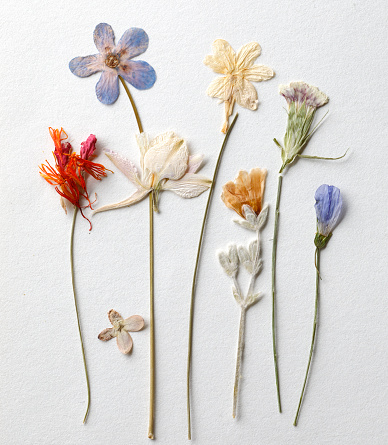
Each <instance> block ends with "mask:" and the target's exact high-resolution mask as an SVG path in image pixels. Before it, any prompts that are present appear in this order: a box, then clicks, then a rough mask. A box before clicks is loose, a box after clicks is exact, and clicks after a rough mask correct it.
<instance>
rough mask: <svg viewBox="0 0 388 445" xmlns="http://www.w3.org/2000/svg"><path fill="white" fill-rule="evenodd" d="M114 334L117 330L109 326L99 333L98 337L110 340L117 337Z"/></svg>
mask: <svg viewBox="0 0 388 445" xmlns="http://www.w3.org/2000/svg"><path fill="white" fill-rule="evenodd" d="M114 334H115V330H114V329H113V328H107V329H104V330H103V331H101V332H100V333H99V334H98V339H99V340H102V341H109V340H112V338H114V337H115V335H114Z"/></svg>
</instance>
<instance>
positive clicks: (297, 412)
mask: <svg viewBox="0 0 388 445" xmlns="http://www.w3.org/2000/svg"><path fill="white" fill-rule="evenodd" d="M319 257H320V250H319V249H318V248H316V249H315V262H316V270H317V273H316V278H315V310H314V325H313V337H312V339H311V347H310V355H309V361H308V363H307V370H306V375H305V378H304V382H303V388H302V393H301V395H300V399H299V404H298V409H297V411H296V416H295V420H294V426H297V425H298V419H299V413H300V408H301V406H302V401H303V396H304V392H305V389H306V384H307V379H308V375H309V372H310V365H311V360H312V357H313V352H314V344H315V338H316V334H317V322H318V303H319V279H320V277H319V259H320V258H319Z"/></svg>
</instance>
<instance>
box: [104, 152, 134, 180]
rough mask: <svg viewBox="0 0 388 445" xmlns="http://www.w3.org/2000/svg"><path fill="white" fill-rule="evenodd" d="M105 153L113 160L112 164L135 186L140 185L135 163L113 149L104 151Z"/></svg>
mask: <svg viewBox="0 0 388 445" xmlns="http://www.w3.org/2000/svg"><path fill="white" fill-rule="evenodd" d="M105 155H106V156H107V157H108V158H109V159H110V160H111V161H112V162H113V164H114V165H115V166H116V167H117V168H118V169H119V170H120V171H121V172H122V173H124V175H125V176H126V177H127V178H128V179H129V180H130V181H131V182H132V184H134V185H135V186H136V187H139V185H140V186H141V185H142V184H141V182H140V177H139V174H138V171H137V168H136V166H135V164H134V163H133V162H132V161H130V160H129V159H127V158H124V157H123V156H121V155H120V154H118V153H116V152H114V151H106V152H105Z"/></svg>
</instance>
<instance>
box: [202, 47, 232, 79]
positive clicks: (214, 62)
mask: <svg viewBox="0 0 388 445" xmlns="http://www.w3.org/2000/svg"><path fill="white" fill-rule="evenodd" d="M212 49H213V54H214V55H212V56H207V57H206V58H205V60H204V62H203V63H204V64H205V65H207V66H209V67H210V68H211V69H212V70H213V71H215V72H216V73H219V74H227V73H230V72H231V71H233V70H234V68H235V65H236V53H235V52H234V50H233V48H232V47H231V46H230V45H229V43H228V42H227V41H226V40H223V39H217V40H215V41H214V42H213V45H212Z"/></svg>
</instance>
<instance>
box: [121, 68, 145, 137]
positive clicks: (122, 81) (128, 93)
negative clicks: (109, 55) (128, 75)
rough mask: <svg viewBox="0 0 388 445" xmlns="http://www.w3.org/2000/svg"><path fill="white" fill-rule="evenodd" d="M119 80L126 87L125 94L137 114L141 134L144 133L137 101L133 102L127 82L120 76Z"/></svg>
mask: <svg viewBox="0 0 388 445" xmlns="http://www.w3.org/2000/svg"><path fill="white" fill-rule="evenodd" d="M119 79H120V81H121V83H122V85H123V87H124V90H125V92H126V93H127V95H128V98H129V100H130V102H131V105H132V108H133V112H134V113H135V117H136V122H137V126H138V127H139V132H140V133H143V126H142V124H141V120H140V116H139V112H138V111H137V108H136V105H135V101H134V100H133V97H132V94H131V92H130V91H129V88H128V87H127V84H126V83H125V80H124V79H123V78H122V77H121V76H119Z"/></svg>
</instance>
